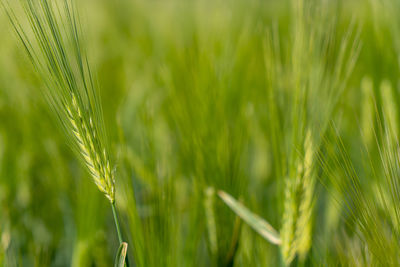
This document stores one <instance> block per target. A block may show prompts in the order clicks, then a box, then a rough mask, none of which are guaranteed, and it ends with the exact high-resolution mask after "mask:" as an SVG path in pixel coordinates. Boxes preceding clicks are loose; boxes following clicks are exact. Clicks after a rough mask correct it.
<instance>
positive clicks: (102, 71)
mask: <svg viewBox="0 0 400 267" xmlns="http://www.w3.org/2000/svg"><path fill="white" fill-rule="evenodd" d="M75 2H76V4H77V5H78V8H79V11H80V16H81V23H82V26H83V32H84V40H85V46H86V48H87V50H88V51H89V59H90V63H91V67H92V70H93V72H94V73H96V78H97V81H98V84H99V85H100V89H101V98H102V104H103V109H104V113H105V118H106V124H107V129H108V133H109V135H110V139H111V141H112V149H113V156H114V162H115V163H116V166H115V167H116V172H117V189H116V190H117V193H116V198H117V205H118V209H119V211H120V215H121V219H122V228H123V231H124V234H125V236H126V239H127V241H128V244H129V257H130V258H131V259H130V261H131V262H132V263H134V264H136V265H138V266H277V265H279V264H282V259H281V256H280V252H279V248H278V247H275V246H273V245H271V244H269V243H268V242H266V241H265V240H264V239H262V238H261V237H260V236H258V235H257V233H255V232H254V231H253V230H252V229H251V228H249V227H248V226H246V225H241V226H238V219H237V218H236V216H235V215H234V213H233V212H232V211H231V210H230V209H229V208H227V207H226V206H225V205H224V203H223V202H222V201H220V200H219V199H218V198H217V196H214V195H213V194H207V193H206V192H207V188H209V187H213V188H215V189H217V190H219V189H221V190H224V191H226V192H228V193H229V194H231V195H232V196H234V197H236V198H237V199H240V200H241V201H242V202H243V203H245V204H246V206H247V207H249V208H250V209H251V210H252V211H254V212H255V213H257V214H259V215H260V216H261V217H263V218H266V219H267V220H268V222H270V223H271V225H272V226H273V227H274V228H276V229H281V226H282V223H283V221H282V220H283V219H282V218H283V214H284V212H285V200H286V197H287V195H286V194H285V186H287V183H285V179H286V176H287V175H289V176H290V175H291V173H292V171H291V170H293V172H296V170H297V169H296V166H295V165H296V162H297V161H298V159H297V158H300V157H302V156H298V155H300V154H302V153H305V152H304V151H300V150H302V149H300V150H299V147H302V145H303V143H304V142H305V141H304V140H305V139H306V135H307V130H309V131H311V134H312V136H313V140H314V142H315V145H316V146H318V149H317V150H318V151H322V153H323V154H324V155H332V154H336V153H338V151H339V150H340V148H338V145H337V144H338V143H339V142H338V139H339V138H340V143H342V144H343V146H344V147H345V149H346V151H347V153H348V161H351V162H352V164H353V166H354V169H355V172H356V173H357V174H358V176H359V177H360V183H361V184H360V188H362V189H360V190H364V188H365V192H367V193H366V196H371V195H374V192H373V190H374V186H375V184H376V183H380V182H382V181H381V180H379V179H378V178H377V177H378V176H379V175H372V173H375V172H376V173H379V172H380V171H382V169H384V167H382V166H381V164H380V163H379V162H380V155H381V154H380V153H379V150H380V147H379V144H381V143H382V142H383V141H382V140H384V138H383V137H382V136H383V134H381V133H380V131H379V130H378V129H379V128H380V123H381V122H380V121H379V120H377V119H376V117H375V115H374V114H375V113H378V114H381V115H383V113H385V112H386V111H385V109H390V111H388V112H389V113H390V114H392V115H390V116H391V117H393V118H394V120H393V121H394V123H393V124H396V123H397V125H398V124H399V123H400V121H399V119H400V117H399V116H400V114H399V111H400V108H398V107H399V105H400V102H399V101H400V100H399V99H400V98H399V96H400V95H399V94H400V92H399V90H398V85H399V84H398V77H399V76H398V74H399V57H400V50H399V49H400V28H399V26H400V24H399V21H398V15H397V14H398V12H397V11H399V10H400V9H399V6H398V4H397V3H395V1H393V2H392V1H389V0H388V1H380V0H371V1H360V0H351V1H318V2H321V3H323V4H322V5H321V6H322V7H321V10H319V9H318V8H315V9H314V8H310V10H309V13H307V12H306V13H305V14H301V15H300V16H299V15H298V14H297V15H296V14H294V12H295V11H296V8H295V4H293V1H259V0H246V1H245V0H228V1H227V0H212V1H211V0H206V1H197V0H192V1H183V0H168V1H161V0H151V1H143V0H111V1H110V0H96V1H95V0H81V1H75ZM307 10H308V9H307ZM0 25H2V26H1V27H0V35H1V36H2V38H1V42H0V241H1V242H0V262H1V263H2V264H3V265H4V266H69V265H71V266H110V264H112V262H113V258H114V254H115V252H116V248H117V246H118V241H117V239H116V236H115V228H114V225H113V221H112V214H111V212H110V209H109V207H108V203H107V201H106V200H105V199H104V197H102V196H101V193H99V192H98V191H97V189H96V188H95V187H94V186H93V185H92V181H91V180H90V178H89V177H88V174H87V173H86V171H85V170H84V169H83V168H82V167H81V165H80V164H79V162H78V161H77V160H76V159H75V157H74V155H73V153H72V152H71V151H70V149H69V147H68V145H67V143H66V142H65V138H64V136H63V133H62V132H61V130H60V129H58V128H57V124H56V123H55V122H54V116H53V115H52V113H51V110H50V109H49V107H48V105H47V104H46V102H45V101H44V97H43V94H42V93H41V92H42V91H41V88H42V87H43V86H44V85H43V84H42V82H41V81H40V80H39V79H38V78H37V77H36V75H35V72H34V69H33V68H32V67H31V65H30V63H29V61H28V60H27V58H26V56H25V55H24V51H23V49H22V47H21V45H20V44H19V43H18V42H17V40H16V38H15V35H14V34H13V31H12V28H11V27H10V26H9V23H8V19H7V17H6V16H5V13H4V12H2V13H0ZM310 40H311V41H310ZM309 41H310V42H309ZM345 43H347V46H346V47H345V48H344V55H343V58H344V59H343V62H338V61H340V58H341V47H342V46H343V45H344V44H345ZM358 46H360V47H361V49H360V50H358V48H357V47H358ZM342 53H343V52H342ZM351 64H354V68H352V66H349V65H351ZM335 68H338V69H339V72H343V73H341V74H338V72H337V70H336V69H335ZM348 68H349V69H348ZM306 87H307V88H310V89H309V90H308V91H307V92H308V95H307V100H304V99H302V98H301V95H302V94H301V93H299V92H303V91H302V90H303V89H304V88H306ZM383 92H386V93H383ZM388 107H389V108H388ZM332 125H333V126H332ZM394 131H395V132H396V133H397V131H398V127H397V128H396V129H394ZM366 150H368V151H369V153H367V152H366ZM367 154H368V155H369V156H370V158H368V157H367V156H366V155H367ZM315 158H317V157H315ZM315 162H316V163H315V165H318V160H317V159H315ZM325 163H327V164H328V165H329V166H330V168H329V171H328V170H326V169H324V168H323V167H320V168H319V167H316V168H315V176H317V177H318V179H317V181H316V184H315V190H312V191H311V192H313V195H314V202H313V203H314V204H313V206H314V212H313V215H312V216H310V218H309V220H310V221H312V223H311V222H310V224H312V225H313V227H312V228H311V230H310V231H312V241H310V242H311V244H310V251H309V252H308V253H307V255H306V257H305V259H302V260H301V264H305V265H307V266H309V265H317V266H321V265H325V266H326V265H334V266H337V265H338V264H339V262H340V263H341V264H342V265H344V266H354V265H364V264H365V265H368V263H369V262H368V258H369V257H368V255H363V254H365V253H367V254H368V252H365V245H364V243H363V242H364V241H363V239H362V238H359V237H358V234H357V233H358V232H357V230H354V228H355V226H354V224H356V223H355V222H354V220H351V219H349V217H351V216H350V215H349V212H348V211H347V210H348V209H349V205H347V204H346V203H349V202H350V203H351V201H349V200H348V199H349V198H351V197H349V196H348V194H347V193H348V192H346V191H345V190H340V188H343V186H344V185H345V184H346V179H348V178H349V175H348V174H347V173H346V168H343V166H344V165H345V164H346V163H340V159H338V160H337V161H335V160H333V159H332V158H331V157H330V156H325ZM337 163H338V164H337ZM328 176H329V177H335V178H334V180H335V183H333V184H332V183H330V182H329V181H330V180H332V179H329V178H327V177H328ZM335 185H338V186H335ZM338 188H339V189H338ZM363 192H364V191H363ZM368 192H369V193H368ZM208 198H210V199H208ZM207 199H208V201H211V203H212V208H211V210H209V209H210V208H209V206H207V205H208V204H205V203H206V202H207V201H206V200H207ZM372 199H373V198H372ZM352 207H353V208H351V207H350V209H352V213H353V216H355V215H354V214H357V213H362V211H359V209H361V206H360V205H357V203H356V204H354V205H353V206H352ZM210 214H211V215H210ZM210 216H212V217H215V227H216V229H215V230H216V236H214V237H213V235H212V231H211V232H210V229H208V227H209V225H208V223H209V222H208V220H209V217H210ZM284 229H285V228H284ZM214 238H215V240H216V244H215V243H213V240H214ZM307 250H308V249H307ZM358 259H359V260H358ZM363 260H365V261H363ZM292 264H293V265H299V264H300V260H295V261H294V262H293V263H292Z"/></svg>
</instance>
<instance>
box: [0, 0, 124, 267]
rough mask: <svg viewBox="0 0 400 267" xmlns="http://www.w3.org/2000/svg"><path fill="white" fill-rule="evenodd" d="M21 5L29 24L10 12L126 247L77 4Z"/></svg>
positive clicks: (27, 1) (26, 0) (46, 0)
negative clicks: (107, 205)
mask: <svg viewBox="0 0 400 267" xmlns="http://www.w3.org/2000/svg"><path fill="white" fill-rule="evenodd" d="M2 3H3V4H5V3H4V2H2ZM21 7H22V8H23V10H24V12H25V15H26V18H27V24H28V25H23V22H24V21H22V19H20V17H18V18H17V16H16V15H15V12H14V9H13V8H11V7H10V4H9V3H8V4H6V5H5V10H6V12H7V15H8V17H9V18H10V21H11V24H12V25H13V26H14V29H15V32H16V34H17V36H18V37H19V39H20V40H21V42H22V44H23V47H24V48H25V50H26V52H27V54H28V56H29V58H30V60H31V61H32V63H33V66H34V67H35V69H36V70H37V72H38V73H39V75H40V77H41V80H42V81H43V82H44V84H45V85H46V90H45V91H44V94H45V96H46V97H47V100H48V102H49V104H50V107H51V108H52V109H53V110H54V111H55V114H56V115H57V116H58V119H59V120H58V121H59V122H60V125H61V127H62V128H63V130H64V132H65V133H66V135H67V137H68V140H69V143H70V145H71V147H72V148H73V150H74V151H75V152H76V154H77V155H78V157H79V158H80V159H81V161H82V163H83V165H84V166H86V168H87V170H88V172H89V173H90V175H91V178H92V179H93V181H94V183H95V184H96V186H97V187H98V189H99V190H100V191H101V192H102V193H104V195H105V196H106V197H107V199H108V200H109V201H110V203H111V207H112V211H113V215H114V219H115V225H116V229H117V234H118V239H119V241H120V243H121V244H122V243H123V239H122V235H121V230H120V227H119V222H118V217H117V213H116V208H115V179H114V174H113V171H112V168H111V163H110V158H109V155H110V153H109V149H108V145H107V144H108V142H107V134H106V131H105V124H104V120H103V112H102V108H101V104H100V96H99V92H98V89H97V87H96V86H95V84H94V82H93V78H92V74H91V71H90V68H89V63H88V60H87V58H86V56H85V55H84V52H85V50H84V49H83V48H82V44H81V40H80V36H79V32H80V24H79V21H78V17H77V11H76V9H75V7H74V4H73V2H72V0H55V1H50V0H36V1H33V0H22V1H21ZM24 26H25V27H24ZM25 29H28V30H29V31H27V30H25ZM126 263H127V262H126ZM127 264H128V263H127Z"/></svg>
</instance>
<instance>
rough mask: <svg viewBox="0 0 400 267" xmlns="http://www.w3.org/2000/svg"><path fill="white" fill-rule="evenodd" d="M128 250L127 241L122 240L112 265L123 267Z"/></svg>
mask: <svg viewBox="0 0 400 267" xmlns="http://www.w3.org/2000/svg"><path fill="white" fill-rule="evenodd" d="M127 251H128V243H126V242H122V243H121V245H120V246H119V248H118V251H117V255H116V256H115V263H114V267H124V266H125V259H126V252H127Z"/></svg>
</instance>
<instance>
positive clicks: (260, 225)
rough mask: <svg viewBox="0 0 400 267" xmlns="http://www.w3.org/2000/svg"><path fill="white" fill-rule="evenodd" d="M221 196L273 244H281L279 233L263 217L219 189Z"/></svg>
mask: <svg viewBox="0 0 400 267" xmlns="http://www.w3.org/2000/svg"><path fill="white" fill-rule="evenodd" d="M218 195H219V197H220V198H221V199H222V200H223V201H224V202H225V204H226V205H228V206H229V207H230V208H231V209H232V210H233V211H234V212H235V213H236V214H237V215H238V216H239V217H240V218H241V219H242V220H243V221H245V222H246V223H247V224H248V225H250V226H251V228H253V229H254V230H255V231H256V232H257V233H259V234H260V235H261V236H262V237H264V238H265V239H266V240H268V241H269V242H271V243H272V244H275V245H279V244H281V238H280V236H279V233H278V232H277V231H276V230H275V229H274V228H273V227H272V226H271V225H270V224H269V223H268V222H267V221H265V220H264V219H263V218H261V217H260V216H258V215H256V214H254V213H252V212H251V211H250V210H249V209H248V208H246V207H245V206H243V205H242V204H241V203H240V202H238V201H237V200H236V199H234V198H233V197H232V196H230V195H229V194H228V193H226V192H224V191H218Z"/></svg>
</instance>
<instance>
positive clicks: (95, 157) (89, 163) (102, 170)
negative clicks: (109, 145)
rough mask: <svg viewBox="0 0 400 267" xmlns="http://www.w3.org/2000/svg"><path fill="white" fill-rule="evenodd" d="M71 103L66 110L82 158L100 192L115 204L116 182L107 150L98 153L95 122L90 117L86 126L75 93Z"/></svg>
mask: <svg viewBox="0 0 400 267" xmlns="http://www.w3.org/2000/svg"><path fill="white" fill-rule="evenodd" d="M71 103H72V106H66V110H67V114H68V119H69V121H70V124H71V129H72V132H73V135H74V136H75V139H76V142H77V144H78V146H79V148H80V153H81V155H82V158H83V160H84V162H85V164H86V167H87V168H88V170H89V172H90V174H91V176H92V178H93V180H94V182H95V184H96V185H97V187H98V188H99V190H100V191H101V192H103V193H104V194H105V196H106V197H107V198H108V199H109V200H110V201H111V203H113V202H114V200H115V198H114V191H115V189H114V183H115V180H114V176H113V173H112V171H111V168H110V161H109V159H108V157H107V153H106V150H105V149H103V153H101V150H100V151H98V149H101V147H100V148H98V149H97V150H96V147H95V145H94V144H95V143H96V134H95V133H96V130H95V128H94V125H93V121H92V119H91V118H90V117H89V125H86V123H85V120H84V119H83V117H82V113H81V111H80V108H79V106H78V104H77V101H76V97H75V95H74V94H73V93H72V101H71ZM79 125H80V126H79Z"/></svg>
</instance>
